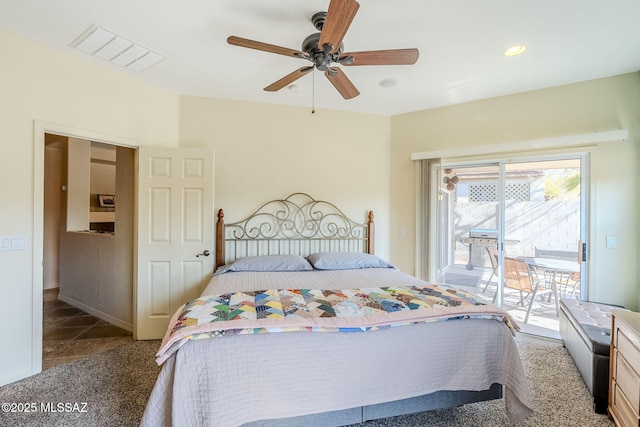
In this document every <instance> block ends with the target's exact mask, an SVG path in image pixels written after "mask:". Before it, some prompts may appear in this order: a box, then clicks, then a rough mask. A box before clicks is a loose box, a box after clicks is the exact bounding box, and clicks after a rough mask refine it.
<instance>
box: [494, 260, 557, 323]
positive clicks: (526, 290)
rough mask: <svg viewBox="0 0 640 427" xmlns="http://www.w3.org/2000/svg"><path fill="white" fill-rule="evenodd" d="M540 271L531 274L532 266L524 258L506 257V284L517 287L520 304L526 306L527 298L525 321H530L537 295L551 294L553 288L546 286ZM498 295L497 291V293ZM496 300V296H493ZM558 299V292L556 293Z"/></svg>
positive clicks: (513, 287)
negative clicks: (539, 273)
mask: <svg viewBox="0 0 640 427" xmlns="http://www.w3.org/2000/svg"><path fill="white" fill-rule="evenodd" d="M537 273H538V272H537V271H536V272H534V274H533V275H532V274H531V269H530V266H529V265H528V264H527V263H526V262H525V261H524V260H522V259H518V258H510V257H505V258H504V286H505V287H507V288H512V289H517V290H518V292H519V294H520V301H519V302H518V304H519V305H521V306H522V307H524V306H525V301H526V300H527V298H528V299H529V302H528V303H527V313H526V315H525V317H524V323H527V322H528V321H529V316H530V315H531V309H532V308H533V303H534V302H535V299H536V297H537V296H540V297H543V296H544V295H546V294H551V293H552V289H551V288H550V287H546V286H545V284H546V282H545V281H544V275H542V276H539V275H538V274H537ZM496 295H497V293H496ZM493 300H494V302H495V296H494V298H493ZM556 300H557V294H556Z"/></svg>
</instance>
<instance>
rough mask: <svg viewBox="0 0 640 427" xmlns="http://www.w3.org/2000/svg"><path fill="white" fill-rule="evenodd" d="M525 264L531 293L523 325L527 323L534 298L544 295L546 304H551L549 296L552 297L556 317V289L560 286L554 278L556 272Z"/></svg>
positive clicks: (557, 309)
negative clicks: (531, 289)
mask: <svg viewBox="0 0 640 427" xmlns="http://www.w3.org/2000/svg"><path fill="white" fill-rule="evenodd" d="M523 262H524V261H523ZM525 264H526V266H527V269H528V270H529V280H530V282H531V287H532V288H533V291H532V293H531V301H530V303H529V308H528V309H527V315H526V316H525V318H524V319H525V320H524V323H527V320H528V319H529V314H530V312H531V306H532V305H533V301H534V300H535V298H536V296H541V297H543V296H544V295H547V302H551V296H553V298H554V301H555V304H556V315H558V314H559V310H560V309H559V306H558V287H559V285H560V284H559V283H558V281H557V279H558V277H557V276H556V271H555V270H551V269H548V268H544V267H541V266H538V265H535V264H533V263H525Z"/></svg>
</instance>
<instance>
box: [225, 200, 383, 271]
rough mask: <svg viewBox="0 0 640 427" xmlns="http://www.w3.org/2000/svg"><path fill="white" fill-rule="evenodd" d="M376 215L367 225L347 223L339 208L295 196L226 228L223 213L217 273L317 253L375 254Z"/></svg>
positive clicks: (277, 201) (350, 221) (270, 203)
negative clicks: (229, 266) (234, 265)
mask: <svg viewBox="0 0 640 427" xmlns="http://www.w3.org/2000/svg"><path fill="white" fill-rule="evenodd" d="M373 250H374V223H373V211H369V214H368V219H367V221H366V222H365V223H358V222H356V221H353V220H352V219H350V218H348V217H347V216H346V215H345V214H343V213H342V211H340V209H338V208H337V207H336V206H335V205H334V204H332V203H329V202H324V201H320V200H314V199H313V198H312V197H311V196H309V195H308V194H305V193H294V194H292V195H290V196H289V197H287V198H286V199H282V200H272V201H270V202H267V203H265V204H263V205H262V206H260V207H259V208H258V209H257V210H256V211H254V212H253V213H252V214H251V215H249V216H248V217H246V218H245V219H243V220H241V221H238V222H234V223H231V224H225V223H224V212H223V211H222V209H220V210H219V211H218V223H217V224H216V267H219V266H221V265H224V264H226V263H228V262H231V261H233V260H234V259H236V258H240V257H244V256H253V255H275V254H291V255H302V256H306V255H309V254H310V253H313V252H366V253H370V254H373Z"/></svg>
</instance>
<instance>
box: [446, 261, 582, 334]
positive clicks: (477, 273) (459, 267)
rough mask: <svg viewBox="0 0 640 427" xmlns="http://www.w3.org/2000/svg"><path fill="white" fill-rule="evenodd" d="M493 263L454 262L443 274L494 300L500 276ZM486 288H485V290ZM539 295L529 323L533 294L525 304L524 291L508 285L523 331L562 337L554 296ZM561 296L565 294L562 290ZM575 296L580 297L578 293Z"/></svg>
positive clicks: (507, 299)
mask: <svg viewBox="0 0 640 427" xmlns="http://www.w3.org/2000/svg"><path fill="white" fill-rule="evenodd" d="M492 272H493V269H492V268H490V267H482V266H476V267H474V268H473V270H467V269H466V268H465V265H464V264H453V265H450V266H449V267H448V268H447V271H446V273H445V275H444V276H443V279H444V282H445V283H446V284H447V285H450V286H453V287H456V288H461V289H464V290H466V291H468V292H472V293H474V294H476V295H477V296H478V298H479V300H480V301H482V302H485V303H488V304H491V303H492V301H493V297H494V295H495V292H496V289H497V285H498V278H497V277H496V276H495V275H493V276H492ZM483 290H484V291H483ZM548 296H549V295H548V294H547V295H544V296H543V297H536V301H535V302H534V304H533V307H532V308H531V314H530V315H529V319H528V321H527V323H525V322H524V319H525V316H526V313H527V306H528V302H529V299H530V298H531V296H530V295H527V296H526V297H525V305H521V304H520V303H519V302H520V293H519V291H518V290H516V289H512V288H508V287H505V288H504V309H505V310H506V311H507V312H508V313H509V314H510V315H511V316H513V318H514V319H515V320H516V321H517V322H518V324H519V325H520V328H521V330H522V332H526V333H531V334H535V335H540V336H546V337H550V338H557V339H559V338H560V334H559V332H558V330H559V319H558V315H557V313H556V305H555V301H554V298H553V297H551V298H548ZM559 297H562V295H561V294H560V295H559ZM574 297H579V295H576V296H574Z"/></svg>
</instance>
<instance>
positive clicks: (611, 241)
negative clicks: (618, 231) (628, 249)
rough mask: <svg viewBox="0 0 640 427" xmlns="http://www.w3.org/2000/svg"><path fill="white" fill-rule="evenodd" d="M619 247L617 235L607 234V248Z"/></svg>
mask: <svg viewBox="0 0 640 427" xmlns="http://www.w3.org/2000/svg"><path fill="white" fill-rule="evenodd" d="M617 247H618V239H616V236H607V249H615V248H617Z"/></svg>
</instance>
